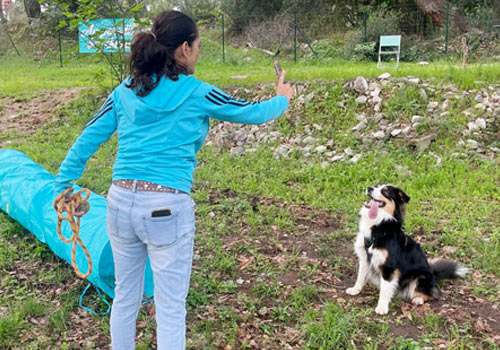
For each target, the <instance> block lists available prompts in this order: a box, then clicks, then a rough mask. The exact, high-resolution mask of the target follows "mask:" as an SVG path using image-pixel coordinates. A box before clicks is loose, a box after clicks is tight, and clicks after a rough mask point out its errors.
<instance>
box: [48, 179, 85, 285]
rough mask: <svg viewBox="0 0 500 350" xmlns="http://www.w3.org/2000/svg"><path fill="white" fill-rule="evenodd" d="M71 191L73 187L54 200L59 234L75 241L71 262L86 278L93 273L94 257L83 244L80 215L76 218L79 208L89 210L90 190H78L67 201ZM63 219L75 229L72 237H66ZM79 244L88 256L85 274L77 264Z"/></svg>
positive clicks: (82, 276) (68, 241) (62, 237)
mask: <svg viewBox="0 0 500 350" xmlns="http://www.w3.org/2000/svg"><path fill="white" fill-rule="evenodd" d="M70 191H72V188H68V189H66V191H64V192H63V193H61V194H60V195H59V196H57V198H56V199H55V201H54V209H55V210H56V212H57V235H58V236H59V238H60V239H61V241H63V242H64V243H71V242H73V249H72V250H71V262H72V265H73V269H74V270H75V273H76V274H77V275H78V277H80V278H84V279H85V278H87V277H89V276H90V274H91V273H92V259H91V258H90V254H89V251H88V250H87V247H85V244H83V242H82V240H81V239H80V234H79V232H80V217H79V216H77V217H76V220H75V212H76V211H78V210H77V209H80V210H82V209H83V208H84V209H83V210H82V211H85V210H88V208H89V204H88V202H87V201H88V199H89V197H90V190H89V189H86V188H85V189H82V190H80V191H78V192H77V193H75V194H73V195H72V196H71V200H70V201H69V202H67V201H66V195H67V194H68V193H69V192H70ZM82 194H85V197H83V198H82ZM64 212H66V215H63V213H64ZM63 221H68V223H69V226H70V227H71V231H73V236H71V238H65V237H64V236H63V234H62V233H61V224H62V222H63ZM77 244H80V246H81V248H82V250H83V252H84V253H85V256H86V257H87V262H88V266H89V268H88V271H87V273H86V274H83V273H82V272H81V271H80V269H79V268H78V266H77V264H76V246H77Z"/></svg>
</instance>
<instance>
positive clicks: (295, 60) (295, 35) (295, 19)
mask: <svg viewBox="0 0 500 350" xmlns="http://www.w3.org/2000/svg"><path fill="white" fill-rule="evenodd" d="M293 20H294V27H293V31H294V36H293V60H294V62H295V63H297V13H294V14H293Z"/></svg>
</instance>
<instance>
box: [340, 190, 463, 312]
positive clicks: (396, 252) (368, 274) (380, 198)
mask: <svg viewBox="0 0 500 350" xmlns="http://www.w3.org/2000/svg"><path fill="white" fill-rule="evenodd" d="M366 193H367V195H368V197H369V198H370V200H369V202H367V203H366V204H365V205H363V207H362V208H361V211H360V215H361V220H360V222H359V233H358V234H357V236H356V242H355V243H354V250H355V251H356V255H357V256H358V258H359V271H358V277H357V280H356V284H355V285H354V287H352V288H348V289H347V291H346V292H347V293H348V294H350V295H358V294H359V293H360V292H361V290H362V289H363V287H364V285H365V284H366V282H367V281H370V282H372V283H373V284H374V285H375V286H377V287H378V288H379V289H380V295H379V299H378V304H377V307H376V309H375V312H376V313H377V314H379V315H385V314H387V313H388V312H389V303H390V301H391V299H392V297H393V296H394V295H398V296H400V297H402V298H405V299H408V300H411V302H412V303H413V304H416V305H421V304H423V303H424V302H426V301H428V300H429V299H430V298H431V297H435V298H439V297H440V295H441V291H440V289H439V286H438V281H439V280H441V279H445V278H455V277H464V276H465V274H466V273H467V272H468V271H469V269H468V268H466V267H462V266H460V265H458V264H457V263H455V262H453V261H450V260H444V259H438V260H433V261H430V262H428V261H427V258H426V257H425V254H424V252H423V250H422V248H421V247H420V246H419V244H418V243H417V242H415V241H414V240H413V239H412V238H411V237H409V236H407V235H406V234H405V233H404V231H403V218H404V214H405V205H406V203H408V202H409V201H410V197H408V196H407V195H406V193H404V192H403V191H402V190H401V189H399V188H396V187H393V186H390V185H377V186H375V187H368V189H367V191H366Z"/></svg>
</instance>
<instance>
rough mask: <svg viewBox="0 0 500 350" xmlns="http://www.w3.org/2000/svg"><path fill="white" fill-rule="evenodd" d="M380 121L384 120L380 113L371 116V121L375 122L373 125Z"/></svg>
mask: <svg viewBox="0 0 500 350" xmlns="http://www.w3.org/2000/svg"><path fill="white" fill-rule="evenodd" d="M382 119H384V115H383V114H382V113H375V115H374V116H373V120H374V121H375V123H378V122H380V121H381V120H382Z"/></svg>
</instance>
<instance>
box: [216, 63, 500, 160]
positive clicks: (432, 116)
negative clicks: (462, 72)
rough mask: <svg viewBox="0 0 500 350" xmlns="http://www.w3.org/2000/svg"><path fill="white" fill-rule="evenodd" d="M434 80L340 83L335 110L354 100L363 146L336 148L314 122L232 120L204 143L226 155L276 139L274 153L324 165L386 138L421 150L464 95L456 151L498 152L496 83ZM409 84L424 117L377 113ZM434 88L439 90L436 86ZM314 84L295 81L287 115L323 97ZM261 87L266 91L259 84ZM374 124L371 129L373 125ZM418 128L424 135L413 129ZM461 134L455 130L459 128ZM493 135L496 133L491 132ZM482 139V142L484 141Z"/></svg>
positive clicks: (499, 94)
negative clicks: (295, 129)
mask: <svg viewBox="0 0 500 350" xmlns="http://www.w3.org/2000/svg"><path fill="white" fill-rule="evenodd" d="M439 84H440V83H439V82H437V81H436V82H432V81H421V79H419V78H415V77H404V78H393V77H391V75H390V74H389V73H384V74H381V75H380V76H379V77H377V78H374V79H370V80H367V79H365V78H363V77H357V78H356V79H354V80H352V81H348V82H346V83H345V84H344V88H345V89H346V93H345V94H344V97H345V100H340V101H338V102H337V104H338V107H339V108H347V107H346V105H347V101H346V100H347V99H348V98H353V96H352V94H354V98H355V101H356V104H357V105H358V107H361V108H359V109H358V110H361V111H362V112H361V113H359V114H357V116H356V118H357V121H358V123H357V125H356V126H354V127H353V128H352V130H351V133H352V136H353V137H355V138H358V139H359V140H360V141H361V142H360V143H361V145H362V147H360V148H359V149H355V150H354V149H352V148H347V149H338V147H336V145H335V140H334V135H333V136H332V138H331V139H327V140H325V137H324V132H322V130H323V127H322V126H321V125H318V124H313V125H306V126H305V128H304V132H303V133H301V134H296V135H293V136H290V137H285V136H284V135H283V134H282V133H281V132H279V131H277V129H276V124H275V122H269V123H266V124H264V125H259V126H248V125H241V124H232V123H219V124H217V125H215V126H214V127H212V129H211V130H210V133H209V136H208V139H207V144H208V145H213V146H215V147H217V148H220V149H229V150H230V154H231V155H234V156H237V155H243V154H245V153H248V152H255V150H256V148H257V147H259V146H260V145H263V144H268V143H273V144H276V143H278V142H279V145H278V146H277V147H275V149H274V156H275V157H276V158H280V157H285V158H287V157H291V156H292V154H293V152H298V153H299V154H300V156H301V157H304V158H306V159H310V160H311V161H313V160H314V161H318V160H319V161H320V162H322V164H323V165H324V166H326V165H328V164H329V163H332V162H337V161H350V162H352V163H357V162H358V161H359V160H360V158H361V157H362V152H363V150H367V149H370V148H371V145H373V144H375V143H376V144H379V143H384V142H387V141H388V140H389V139H394V140H395V141H397V142H399V143H400V144H401V145H403V146H408V147H411V148H414V149H415V150H417V151H419V152H421V151H424V150H426V149H428V148H429V146H430V145H431V143H432V142H433V141H434V140H435V139H436V137H437V133H436V132H435V131H433V129H432V127H429V125H433V124H434V125H435V124H439V123H440V121H441V120H444V119H445V118H448V117H450V113H451V111H450V106H452V105H453V104H454V103H456V102H458V101H459V100H462V99H465V98H469V99H471V98H472V99H473V100H474V102H473V103H472V104H471V106H470V107H469V108H468V109H466V110H465V111H462V113H463V114H464V115H465V116H467V117H469V118H470V121H469V122H468V124H467V128H466V129H464V130H462V131H461V135H462V136H463V140H462V141H461V142H458V144H457V146H458V147H459V148H458V149H457V151H458V152H457V153H456V154H457V155H459V154H463V153H464V152H465V153H468V152H473V153H477V154H480V155H483V156H485V157H488V158H490V159H493V158H495V157H497V156H498V153H499V150H498V148H497V147H495V146H491V145H487V144H486V143H487V142H486V141H488V140H489V142H490V143H491V139H492V137H496V138H497V140H498V136H499V135H498V132H499V130H498V129H499V125H500V89H499V87H498V86H494V85H485V84H483V86H484V87H482V88H481V89H479V90H466V91H461V90H459V89H458V88H457V87H456V86H454V85H452V84H448V85H445V86H439ZM408 85H412V86H415V87H416V88H417V89H418V93H419V94H420V97H421V98H420V100H421V101H424V102H425V103H426V109H427V112H428V113H427V115H426V116H421V115H413V116H412V117H411V121H408V120H401V119H397V120H395V121H393V122H390V121H389V120H388V119H387V117H386V116H385V115H384V113H383V111H382V109H383V108H382V104H383V103H384V101H386V100H387V99H388V98H389V97H390V96H391V94H392V93H394V92H395V91H396V90H397V89H400V88H402V87H404V86H408ZM438 86H439V90H438ZM313 87H314V84H311V83H305V84H297V85H296V89H297V97H296V98H295V100H294V103H293V107H292V111H291V114H294V115H299V117H300V114H301V113H302V112H301V110H303V108H307V107H308V104H310V103H314V102H315V101H317V100H320V99H322V98H327V97H328V92H326V93H324V94H323V96H320V93H318V92H317V91H314V90H313ZM260 90H265V88H262V89H260ZM429 95H431V96H434V95H438V96H440V97H441V98H442V99H443V100H442V101H441V102H438V101H435V100H432V99H430V98H429V97H428V96H429ZM373 126H375V128H374V127H373ZM419 126H420V127H421V128H422V129H421V130H423V133H421V132H420V133H417V129H418V128H419ZM458 131H459V132H460V130H458ZM495 133H496V134H495ZM483 139H484V140H485V142H483Z"/></svg>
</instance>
